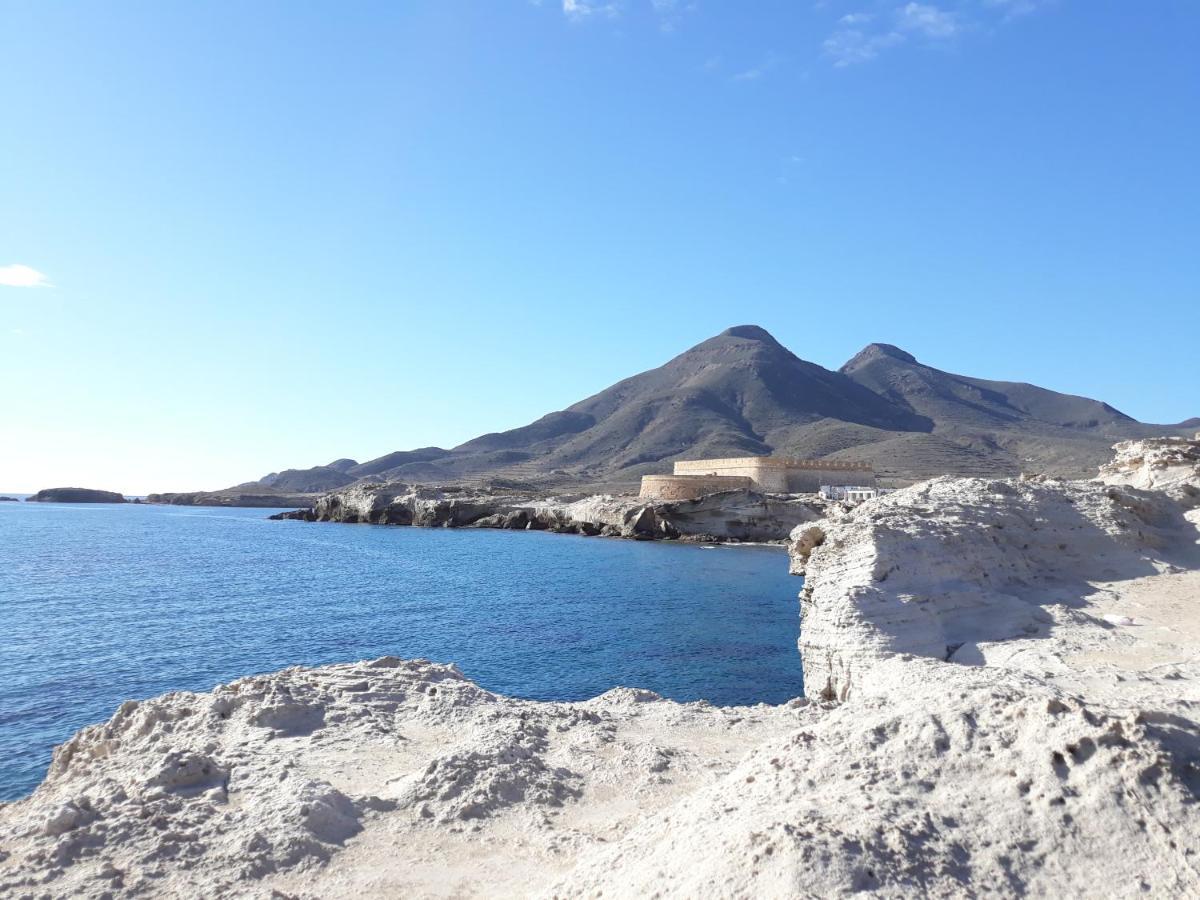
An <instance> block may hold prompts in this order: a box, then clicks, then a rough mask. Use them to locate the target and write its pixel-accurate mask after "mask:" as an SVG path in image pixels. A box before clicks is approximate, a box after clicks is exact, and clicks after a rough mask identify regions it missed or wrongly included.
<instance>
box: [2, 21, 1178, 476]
mask: <svg viewBox="0 0 1200 900" xmlns="http://www.w3.org/2000/svg"><path fill="white" fill-rule="evenodd" d="M1197 33H1200V4H1197V3H1195V2H1194V0H1158V2H1155V3H1134V2H1117V0H1112V2H1105V0H1057V2H1049V0H938V2H936V3H932V2H931V3H912V2H909V3H905V2H898V0H823V2H812V0H795V2H769V0H761V2H737V3H734V2H731V0H730V2H723V0H722V2H718V0H694V2H692V0H676V2H671V0H653V2H652V0H613V2H611V3H607V2H602V0H590V2H585V0H542V2H540V3H537V2H529V0H426V2H416V0H413V2H402V0H389V2H377V3H372V2H355V3H333V2H324V3H322V2H305V3H295V2H270V0H256V2H253V3H245V2H240V0H237V2H234V0H226V2H222V0H211V2H204V3H185V2H162V0H140V2H139V0H126V2H120V3H110V2H99V0H91V2H83V0H81V2H70V3H68V2H57V0H0V489H4V490H36V489H39V488H42V487H48V486H56V485H62V484H78V485H83V486H87V487H97V488H107V489H113V490H120V491H125V492H127V493H144V492H147V491H152V490H187V489H201V488H206V489H207V488H218V487H223V486H226V485H228V484H231V483H234V482H237V481H243V480H247V479H250V478H256V477H258V476H260V475H262V474H265V473H266V472H267V471H270V470H272V469H280V468H286V467H293V466H294V467H306V466H309V465H314V464H319V463H324V462H328V461H330V460H332V459H334V458H336V457H340V456H352V457H355V458H357V459H359V460H364V459H368V458H371V457H373V456H377V455H380V454H382V453H385V452H387V451H390V450H394V449H401V448H411V447H417V446H423V445H429V444H439V445H442V446H451V445H454V444H456V443H459V442H461V441H463V440H465V439H467V438H470V437H473V436H475V435H477V434H480V433H483V432H487V431H494V430H501V429H504V428H509V427H514V426H517V425H522V424H525V423H526V422H528V421H530V420H532V419H534V418H536V417H538V416H540V415H542V414H543V413H545V412H548V411H550V410H554V409H559V408H562V407H564V406H567V405H569V404H571V403H573V402H575V401H577V400H579V399H582V398H583V397H585V396H588V395H589V394H592V393H594V392H596V391H598V390H600V389H602V388H604V387H606V386H608V385H609V384H611V383H612V382H614V381H616V380H618V379H620V378H622V377H625V376H627V375H631V374H633V373H635V372H638V371H641V370H644V369H647V368H650V367H652V366H655V365H658V364H661V363H662V362H664V361H665V360H667V359H668V358H670V357H671V356H673V355H675V354H676V353H678V352H680V351H682V350H684V349H686V348H687V347H689V346H691V345H692V344H694V343H697V342H698V341H700V340H703V339H704V338H706V337H709V336H711V335H712V334H715V333H717V332H719V331H721V330H722V329H724V328H726V327H728V326H729V325H733V324H742V323H754V324H759V325H762V326H764V327H765V328H767V329H768V330H770V331H771V332H772V333H773V334H775V336H776V337H777V338H779V339H780V340H781V341H782V342H783V343H784V344H785V345H787V346H788V347H789V348H791V349H792V350H793V351H795V352H796V353H797V354H799V355H800V356H802V357H804V358H806V359H810V360H812V361H814V362H817V363H820V364H822V365H825V366H829V367H837V366H839V365H841V364H842V363H843V362H844V361H845V360H846V359H847V358H849V357H850V356H851V355H852V354H854V353H855V352H856V351H857V350H858V349H860V348H861V346H862V345H864V344H866V343H869V342H871V341H885V342H889V343H893V344H897V345H899V346H901V347H903V348H905V349H906V350H908V351H910V352H911V353H914V354H915V355H916V356H917V357H918V358H920V359H921V360H922V361H924V362H928V363H929V364H931V365H935V366H937V367H939V368H943V369H948V370H950V371H954V372H959V373H962V374H969V375H976V376H979V377H987V378H1003V379H1013V380H1023V381H1031V382H1034V383H1037V384H1041V385H1043V386H1046V387H1050V388H1054V389H1057V390H1063V391H1069V392H1072V393H1079V394H1084V395H1088V396H1092V397H1097V398H1100V399H1103V400H1106V401H1108V402H1110V403H1112V404H1113V405H1115V406H1117V407H1118V408H1119V409H1122V410H1124V411H1125V412H1127V413H1129V414H1130V415H1133V416H1136V417H1137V418H1140V419H1142V420H1145V421H1158V422H1178V421H1181V420H1183V419H1186V418H1188V417H1191V416H1196V415H1200V374H1198V373H1200V368H1198V365H1197V363H1198V359H1200V354H1198V353H1197V338H1198V335H1200V176H1198V167H1200V53H1197V52H1196V35H1197Z"/></svg>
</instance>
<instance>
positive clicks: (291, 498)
mask: <svg viewBox="0 0 1200 900" xmlns="http://www.w3.org/2000/svg"><path fill="white" fill-rule="evenodd" d="M317 496H319V495H317V494H271V493H243V492H239V491H183V492H178V493H167V494H147V495H146V502H147V503H158V504H162V505H164V506H248V507H253V508H257V509H283V508H286V507H289V506H307V505H308V504H309V503H312V502H313V500H314V499H316V497H317Z"/></svg>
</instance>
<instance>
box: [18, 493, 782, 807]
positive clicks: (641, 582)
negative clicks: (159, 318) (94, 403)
mask: <svg viewBox="0 0 1200 900" xmlns="http://www.w3.org/2000/svg"><path fill="white" fill-rule="evenodd" d="M270 512H271V510H261V509H205V508H192V507H167V506H137V505H127V506H108V505H59V504H32V503H29V504H26V503H0V799H12V798H15V797H19V796H22V795H24V794H26V793H28V792H29V791H30V790H32V789H33V788H34V787H35V786H36V785H37V783H38V782H39V781H40V780H41V778H42V777H43V775H44V773H45V770H46V766H47V764H48V763H49V760H50V753H51V750H52V748H53V746H54V745H55V744H58V743H61V742H62V741H64V740H66V739H67V738H68V737H70V736H71V734H73V733H74V732H75V731H76V730H77V729H78V728H80V727H81V726H83V725H87V724H89V723H92V722H101V721H104V720H106V719H107V718H108V717H109V716H111V715H112V714H113V712H114V711H115V709H116V707H117V706H118V705H119V704H120V703H121V702H122V701H123V700H126V699H129V698H145V697H152V696H155V695H157V694H161V693H163V692H165V691H170V690H209V689H210V688H212V687H213V685H215V684H217V683H220V682H223V681H228V680H231V679H234V678H237V677H240V676H243V675H249V674H252V673H256V672H269V671H273V670H276V669H280V668H283V667H284V666H289V665H294V664H304V665H316V664H322V663H330V662H346V661H351V660H356V659H365V658H372V657H376V656H383V655H385V654H392V655H395V656H403V657H417V656H423V657H428V658H430V659H433V660H437V661H440V662H455V663H457V664H458V665H459V666H460V667H461V668H462V670H463V671H464V672H465V673H466V674H467V676H468V677H470V678H471V679H473V680H475V681H476V682H478V683H479V684H480V685H482V686H484V687H486V688H488V689H490V690H493V691H498V692H501V693H505V694H510V695H513V696H518V697H529V698H536V699H546V700H578V699H585V698H588V697H592V696H595V695H596V694H599V693H602V692H603V691H606V690H608V689H609V688H612V687H615V686H618V685H627V686H636V687H642V688H649V689H650V690H653V691H657V692H658V693H660V694H663V695H665V696H668V697H672V698H675V699H677V700H697V699H706V700H709V701H711V702H712V703H715V704H721V705H730V704H746V703H757V702H766V703H780V702H783V701H785V700H787V699H789V698H791V697H795V696H798V695H799V694H800V693H801V692H802V685H801V675H800V658H799V655H798V653H797V650H796V637H797V634H798V628H799V621H798V615H799V613H798V603H797V599H796V595H797V593H798V591H799V589H800V586H801V582H800V579H798V578H792V577H789V576H788V575H787V558H786V556H785V555H784V554H783V553H782V552H780V551H779V550H778V549H774V548H751V547H737V548H719V549H712V548H704V547H697V546H688V545H680V544H670V543H641V542H634V541H621V540H612V539H605V538H584V537H571V536H566V535H555V534H546V533H539V532H510V531H485V530H449V529H430V528H403V527H380V526H367V525H339V524H320V523H317V524H309V523H304V522H272V521H269V520H268V519H267V515H268V514H269V513H270Z"/></svg>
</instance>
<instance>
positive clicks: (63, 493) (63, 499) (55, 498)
mask: <svg viewBox="0 0 1200 900" xmlns="http://www.w3.org/2000/svg"><path fill="white" fill-rule="evenodd" d="M26 502H28V503H125V502H126V500H125V497H124V496H122V495H121V494H118V493H117V492H116V491H97V490H93V489H92V488H76V487H66V488H46V489H45V490H41V491H38V492H37V493H36V494H34V495H33V496H32V497H28V498H27V499H26Z"/></svg>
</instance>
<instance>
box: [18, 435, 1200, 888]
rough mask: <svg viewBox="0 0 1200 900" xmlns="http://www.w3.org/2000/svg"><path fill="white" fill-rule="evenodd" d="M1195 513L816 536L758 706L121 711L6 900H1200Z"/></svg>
mask: <svg viewBox="0 0 1200 900" xmlns="http://www.w3.org/2000/svg"><path fill="white" fill-rule="evenodd" d="M1150 456H1151V454H1142V457H1141V458H1143V459H1145V458H1149V457H1150ZM1130 458H1132V455H1131V457H1130ZM1127 469H1128V471H1126V472H1125V475H1126V476H1127V477H1129V478H1131V479H1133V480H1136V479H1138V478H1140V477H1142V473H1140V464H1139V465H1131V466H1129V467H1127ZM1176 486H1178V485H1176ZM1184 486H1185V487H1186V482H1184ZM1173 490H1174V488H1173ZM384 496H385V497H386V496H387V495H386V494H385V495H384ZM1179 496H1183V497H1185V499H1186V497H1187V496H1189V495H1188V493H1187V491H1183V493H1182V494H1180V495H1179ZM425 499H431V498H425ZM355 502H356V503H361V505H360V506H358V507H356V511H355V513H354V514H355V515H367V516H378V515H380V514H381V512H386V510H387V508H388V506H389V505H390V503H391V499H388V500H387V501H386V502H380V503H376V502H375V501H374V500H372V501H370V502H368V499H367V498H366V497H365V496H364V497H363V498H362V499H361V501H355ZM601 506H602V507H603V504H601ZM1185 507H1186V503H1182V502H1180V500H1179V499H1176V494H1172V495H1168V494H1167V493H1165V492H1159V491H1147V490H1143V489H1140V488H1136V487H1129V486H1126V485H1105V484H1100V483H1088V482H1084V483H1071V482H1054V481H1035V480H1034V481H1020V480H1015V479H1014V480H989V479H964V480H958V481H955V480H950V479H943V480H938V481H934V482H930V483H928V484H925V485H919V486H916V487H914V488H911V489H908V490H906V491H902V492H899V493H897V494H894V495H890V496H888V497H885V498H880V499H877V500H873V501H869V502H868V503H866V504H864V505H863V506H861V507H859V508H857V509H855V510H853V511H849V512H846V511H842V510H835V511H834V512H833V514H832V515H831V516H830V517H829V519H828V520H827V521H824V522H821V523H816V524H813V523H806V524H804V525H803V526H801V527H799V528H797V529H796V531H795V534H794V537H795V542H794V545H793V555H794V564H795V565H796V566H797V567H798V568H800V569H803V570H804V571H805V573H806V583H805V595H804V598H803V622H802V638H801V649H802V653H803V654H804V656H803V665H804V667H805V675H806V682H807V685H806V687H807V690H808V692H809V694H810V697H809V698H808V699H797V700H794V701H792V702H791V703H788V704H785V705H783V706H778V707H767V706H757V707H747V708H728V709H719V708H714V707H711V706H709V705H707V704H704V703H696V704H678V703H673V702H670V701H666V700H662V699H660V698H658V697H656V696H655V695H653V694H650V693H648V692H645V691H638V690H630V689H619V690H616V691H611V692H609V693H607V694H604V695H603V696H601V697H598V698H596V699H594V700H591V701H588V702H585V703H537V702H531V701H523V700H515V699H510V698H504V697H499V696H496V695H494V694H491V693H489V692H488V691H485V690H483V689H481V688H479V687H478V686H476V685H474V684H472V683H471V682H470V681H468V680H467V679H466V678H465V677H464V676H463V675H462V674H461V673H459V672H458V671H457V670H456V669H454V668H452V667H445V666H438V665H434V664H431V663H427V662H423V661H414V662H404V661H401V660H396V659H390V658H384V659H380V660H376V661H374V662H369V663H355V664H351V665H343V666H327V667H322V668H317V669H300V668H296V669H288V670H285V671H283V672H279V673H275V674H273V675H262V676H255V677H253V678H247V679H242V680H241V681H237V682H234V683H232V684H229V685H225V686H220V687H217V688H215V689H214V690H213V691H212V692H210V693H206V694H190V693H175V694H168V695H166V696H164V697H160V698H158V699H155V700H150V701H146V702H144V703H135V702H129V703H126V704H124V705H123V706H122V707H121V708H120V709H119V710H118V711H117V713H116V714H115V715H114V716H113V718H112V719H111V720H110V721H109V722H108V723H106V724H104V725H97V726H92V727H89V728H86V729H84V730H83V731H81V732H79V734H78V735H76V736H75V737H74V738H73V739H72V740H70V741H69V742H67V743H66V744H64V745H63V746H62V747H61V748H59V750H58V751H57V753H56V755H55V758H54V762H53V764H52V766H51V769H50V772H49V774H48V776H47V778H46V781H45V782H44V783H43V784H42V785H41V786H40V787H39V788H38V790H37V791H36V792H35V793H34V794H33V795H32V796H31V797H29V798H28V799H26V800H22V801H18V802H16V803H13V804H8V805H6V806H0V893H4V894H15V895H26V894H28V895H32V896H38V895H41V894H45V895H47V896H66V895H71V896H81V897H103V896H134V895H164V896H209V897H235V896H236V897H242V896H262V897H268V896H297V897H309V896H311V897H323V898H326V897H345V898H351V897H354V898H357V897H361V896H364V895H368V894H369V895H394V896H417V897H426V896H446V895H452V896H484V895H486V896H489V897H494V896H531V895H532V896H546V897H565V896H572V897H574V896H583V897H600V896H651V895H653V896H662V897H667V896H670V897H695V896H820V897H826V896H843V895H846V894H850V893H856V892H872V893H877V894H879V895H881V896H888V897H902V896H903V897H908V896H912V897H958V896H987V895H993V894H1001V895H1021V894H1029V895H1033V896H1048V897H1060V896H1080V895H1095V894H1104V895H1108V896H1121V897H1125V896H1129V897H1132V896H1145V895H1150V896H1172V897H1173V896H1187V897H1190V896H1200V851H1198V849H1197V848H1200V613H1198V610H1200V559H1198V558H1197V553H1198V552H1200V546H1198V545H1197V540H1198V539H1200V532H1198V531H1197V530H1196V527H1195V523H1193V522H1191V521H1189V519H1188V518H1187V516H1189V515H1191V513H1192V512H1194V510H1187V509H1186V508H1185ZM588 515H589V516H590V517H599V516H600V515H601V512H599V511H593V512H589V513H588Z"/></svg>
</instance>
